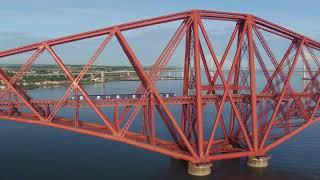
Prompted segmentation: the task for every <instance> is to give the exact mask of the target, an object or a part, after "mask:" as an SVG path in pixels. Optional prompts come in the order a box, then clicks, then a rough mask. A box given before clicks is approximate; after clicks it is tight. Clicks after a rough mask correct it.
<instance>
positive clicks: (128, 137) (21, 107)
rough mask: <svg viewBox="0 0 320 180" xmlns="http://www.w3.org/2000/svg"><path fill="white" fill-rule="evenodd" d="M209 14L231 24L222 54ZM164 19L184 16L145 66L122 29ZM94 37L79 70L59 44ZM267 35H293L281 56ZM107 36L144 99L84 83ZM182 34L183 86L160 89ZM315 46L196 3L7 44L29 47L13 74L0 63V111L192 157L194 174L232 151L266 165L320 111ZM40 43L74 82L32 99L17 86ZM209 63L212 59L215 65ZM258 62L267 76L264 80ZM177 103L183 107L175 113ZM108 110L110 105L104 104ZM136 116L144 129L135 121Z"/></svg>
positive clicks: (0, 54)
mask: <svg viewBox="0 0 320 180" xmlns="http://www.w3.org/2000/svg"><path fill="white" fill-rule="evenodd" d="M205 21H206V22H207V21H218V22H231V23H234V29H233V31H232V34H231V36H230V37H226V38H227V39H228V43H227V46H226V47H225V49H224V51H223V55H222V56H221V57H218V56H217V54H216V50H215V48H214V43H215V42H214V40H211V39H210V33H208V28H207V27H206V24H205V23H204V22H205ZM168 22H179V23H180V26H179V27H178V28H177V29H176V31H175V33H174V34H173V36H172V37H171V38H170V40H169V42H168V43H167V45H166V46H165V47H163V50H162V51H161V52H160V53H159V54H160V55H159V56H158V58H157V59H156V60H155V61H154V64H153V66H152V67H151V69H150V70H148V72H147V71H145V70H144V67H143V65H142V63H141V61H140V59H139V58H138V56H137V55H136V53H135V52H134V50H133V48H132V47H131V45H130V43H129V42H128V41H127V39H126V37H125V36H124V35H123V32H126V31H130V30H134V29H140V28H144V27H147V26H154V25H158V24H163V23H168ZM98 36H100V37H104V40H103V41H102V43H101V44H100V45H99V46H98V47H97V50H96V51H95V53H94V54H93V55H92V57H91V58H90V59H89V60H88V62H87V64H85V65H84V66H83V69H82V71H81V72H80V73H79V74H78V75H76V76H75V75H74V74H73V73H72V72H71V71H70V69H68V67H67V66H66V64H65V63H64V60H63V59H62V58H61V57H60V56H59V55H58V53H57V52H56V51H55V50H54V47H56V46H60V45H63V44H67V43H71V42H74V41H80V40H84V39H89V38H94V37H98ZM270 36H273V37H275V39H278V40H284V41H287V42H288V43H287V44H288V47H287V48H286V51H284V52H281V53H282V55H281V57H277V56H276V55H275V54H276V53H275V52H274V51H275V49H276V48H275V47H273V46H275V45H274V44H271V43H268V39H270ZM111 39H116V40H117V41H118V42H119V44H120V47H121V49H122V50H123V52H124V53H125V55H126V57H127V58H128V61H129V62H130V64H131V65H132V67H133V69H134V71H135V72H136V74H137V76H138V77H139V79H140V82H139V83H140V85H139V86H138V88H137V89H136V91H135V93H137V94H142V96H139V98H130V97H129V98H101V99H92V98H90V94H89V93H88V92H87V91H86V90H85V89H84V87H83V85H82V84H81V82H80V81H81V79H82V78H83V76H84V74H85V73H86V72H87V71H88V70H89V68H90V67H91V66H92V64H93V63H95V61H96V60H97V59H98V58H99V55H100V54H101V53H102V51H104V49H105V48H107V45H108V43H109V42H110V41H111ZM182 42H183V43H184V58H183V62H184V68H183V71H184V76H183V80H182V81H183V87H182V93H181V95H178V94H177V95H176V96H170V97H164V96H161V95H160V94H161V92H159V90H158V88H157V86H156V82H157V81H158V80H159V79H160V74H161V71H162V70H163V69H164V68H165V67H166V66H167V65H168V62H169V61H170V59H172V55H173V54H174V52H175V51H176V49H177V46H178V45H179V44H180V43H182ZM319 51H320V43H319V42H317V41H315V40H312V39H310V38H308V37H305V36H303V35H301V34H298V33H296V32H293V31H291V30H289V29H286V28H284V27H281V26H279V25H276V24H274V23H271V22H269V21H266V20H263V19H261V18H258V17H256V16H253V15H250V14H241V13H228V12H217V11H207V10H192V11H185V12H181V13H176V14H170V15H166V16H160V17H155V18H150V19H145V20H140V21H135V22H130V23H125V24H120V25H116V26H111V27H107V28H103V29H98V30H94V31H89V32H84V33H80V34H75V35H70V36H66V37H62V38H57V39H52V40H47V41H43V42H38V43H34V44H31V45H27V46H22V47H18V48H14V49H9V50H5V51H1V52H0V58H4V57H9V56H13V55H18V54H21V53H26V52H32V53H33V54H32V56H31V57H29V58H28V59H26V63H25V64H23V65H22V66H21V67H20V68H19V70H18V71H17V73H15V74H13V75H9V74H8V73H6V72H5V71H4V70H3V69H0V79H1V83H2V84H4V85H5V88H4V89H3V90H2V91H1V93H0V98H1V101H0V108H1V111H0V119H2V120H10V121H17V122H21V123H29V124H36V125H41V126H49V127H54V128H60V129H64V130H67V131H73V132H77V133H82V134H87V135H91V136H97V137H100V138H105V139H109V140H112V141H118V142H122V143H126V144H129V145H133V146H136V147H138V148H143V149H147V150H150V151H154V152H158V153H161V154H164V155H167V156H170V157H172V158H176V159H182V160H185V161H188V162H189V173H191V174H194V175H205V174H209V173H210V167H209V165H210V164H211V163H212V162H213V161H217V160H223V159H231V158H240V157H249V158H248V159H249V160H248V165H249V166H255V167H265V166H267V165H268V164H267V163H268V162H267V158H266V157H267V156H266V155H267V153H268V151H270V150H271V149H273V148H275V147H277V146H278V145H280V144H281V143H283V142H285V141H287V140H288V139H290V138H291V137H293V136H294V135H296V134H298V133H299V132H301V131H302V130H304V129H305V128H307V127H308V126H310V125H312V124H313V123H315V122H318V121H319V120H320V119H319V97H320V93H319V88H320V86H319V73H320V62H319V59H318V57H319ZM44 52H47V53H49V54H50V55H51V57H52V62H55V63H56V64H57V65H58V67H59V68H61V70H62V72H63V73H64V74H65V76H66V77H67V79H68V81H69V82H70V83H69V85H68V87H67V89H66V91H65V93H64V95H63V96H62V97H61V98H59V99H52V98H51V99H50V98H43V99H34V98H32V97H31V96H30V95H29V94H28V91H26V90H23V88H22V87H21V86H20V85H19V81H21V79H23V77H24V74H26V72H28V71H29V70H30V68H31V67H32V65H33V64H34V63H35V62H36V60H37V59H38V58H39V56H41V54H43V53H44ZM228 60H229V61H230V62H231V63H230V67H229V69H228V70H227V71H226V70H225V69H224V68H223V67H225V64H226V62H227V61H228ZM208 63H212V64H213V65H214V68H213V69H214V71H212V69H211V68H210V66H209V65H208ZM299 65H302V66H304V67H305V71H306V73H305V74H306V76H307V77H305V78H307V79H308V80H307V82H306V84H305V85H304V86H303V87H301V86H299V87H298V88H297V87H296V86H295V80H294V78H293V77H294V76H295V72H296V71H298V69H299V68H298V66H299ZM258 70H259V71H260V72H261V74H262V77H263V80H258V78H257V71H258ZM202 72H205V73H202ZM260 87H261V88H260ZM80 95H81V97H82V98H81V99H80V98H78V97H79V96H80ZM71 97H74V98H71ZM171 106H177V107H179V110H180V112H179V114H180V115H179V117H177V116H175V115H174V114H173V112H172V110H171V108H170V107H171ZM63 108H68V109H69V110H73V111H74V114H75V116H74V118H70V117H69V118H67V117H63V116H61V115H59V114H58V112H59V111H60V110H61V109H63ZM82 108H90V109H92V110H93V111H94V112H95V113H96V114H97V116H98V117H99V118H100V119H101V123H93V122H90V121H86V120H85V119H81V116H79V110H81V109H82ZM208 108H209V109H210V108H211V109H213V110H214V113H213V115H212V116H211V117H210V118H209V119H208V118H206V119H205V117H204V115H203V113H204V111H205V110H206V109H208ZM104 109H111V110H112V112H113V114H112V113H109V114H106V113H104ZM224 112H227V114H228V116H227V117H225V116H223V113H224ZM110 114H111V117H110ZM138 114H141V116H138ZM157 122H162V123H163V124H164V125H165V127H166V130H167V132H168V134H169V135H170V138H161V137H160V136H159V134H158V133H157V125H156V124H157ZM207 122H210V123H211V124H210V123H207ZM134 124H140V125H141V128H139V129H138V130H137V129H133V128H132V126H133V125H134ZM205 131H207V132H205ZM218 131H219V132H222V133H221V136H218V135H217V132H218Z"/></svg>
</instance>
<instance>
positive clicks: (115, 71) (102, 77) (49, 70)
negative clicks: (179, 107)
mask: <svg viewBox="0 0 320 180" xmlns="http://www.w3.org/2000/svg"><path fill="white" fill-rule="evenodd" d="M0 67H1V69H2V70H3V71H4V72H5V73H6V74H7V75H8V76H10V77H13V76H14V75H15V74H16V73H17V72H18V70H19V68H20V67H21V65H18V64H17V65H15V64H11V65H8V64H2V65H0ZM83 67H84V65H67V68H68V69H69V71H70V72H71V73H72V74H73V75H74V76H75V77H76V76H77V75H78V74H79V73H80V72H81V70H82V69H83ZM144 69H145V71H147V72H148V71H149V69H150V66H146V67H144ZM163 71H164V72H165V73H164V75H163V74H162V77H161V79H181V77H177V76H176V77H174V76H172V75H171V72H182V70H181V69H180V68H177V67H167V68H166V69H164V70H163ZM22 77H23V78H20V79H19V80H18V83H17V84H18V85H19V86H20V87H22V88H23V89H34V88H38V87H52V86H60V85H64V84H69V83H70V81H69V80H68V79H67V77H66V75H65V73H64V72H63V71H62V70H61V69H60V68H59V67H58V66H57V65H33V66H32V67H31V68H30V69H29V70H28V71H27V72H25V73H24V74H23V76H22ZM136 80H138V76H137V75H136V73H135V71H134V70H133V68H132V67H131V66H101V65H99V66H91V67H90V69H89V70H88V71H87V72H86V73H85V74H84V77H83V78H82V80H81V81H80V82H81V83H82V84H86V83H87V84H89V83H104V82H106V81H136ZM5 87H6V86H5V84H4V83H3V82H2V81H0V89H4V88H5Z"/></svg>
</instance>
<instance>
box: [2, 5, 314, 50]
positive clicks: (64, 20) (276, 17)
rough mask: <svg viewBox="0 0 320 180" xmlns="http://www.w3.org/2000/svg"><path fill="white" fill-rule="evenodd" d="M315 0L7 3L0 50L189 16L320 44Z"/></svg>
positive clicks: (3, 6)
mask: <svg viewBox="0 0 320 180" xmlns="http://www.w3.org/2000/svg"><path fill="white" fill-rule="evenodd" d="M319 7H320V1H319V0H305V1H301V0H116V1H111V0H90V1H86V0H74V1H71V0H70V1H66V0H41V1H38V0H25V1H22V0H10V1H3V2H1V6H0V17H1V23H0V50H5V49H8V48H13V47H16V46H19V45H25V44H28V43H31V42H35V41H39V40H46V39H50V38H54V37H60V36H64V35H69V34H73V33H78V32H82V31H87V30H93V29H96V28H102V27H105V26H109V25H114V24H119V23H124V22H129V21H132V20H138V19H143V18H148V17H153V16H159V15H165V14H169V13H174V12H179V11H184V10H190V9H208V10H218V11H237V12H243V13H251V14H255V15H256V16H259V17H262V18H264V19H267V20H269V21H272V22H275V23H277V24H280V25H282V26H284V27H287V28H289V29H292V30H294V31H297V32H299V33H302V34H304V35H307V36H309V37H312V38H314V39H316V40H318V41H319V39H320V21H319V19H320V13H319V10H318V8H319Z"/></svg>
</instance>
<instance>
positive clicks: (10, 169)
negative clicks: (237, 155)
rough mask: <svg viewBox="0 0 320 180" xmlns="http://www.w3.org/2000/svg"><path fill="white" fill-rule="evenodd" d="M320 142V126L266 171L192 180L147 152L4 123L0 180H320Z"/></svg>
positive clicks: (108, 88)
mask: <svg viewBox="0 0 320 180" xmlns="http://www.w3.org/2000/svg"><path fill="white" fill-rule="evenodd" d="M157 86H158V87H159V88H160V89H161V91H165V92H176V91H177V90H179V89H181V82H179V81H165V82H164V81H160V82H159V83H158V84H157ZM298 86H301V84H299V85H298ZM136 87H137V82H133V81H127V82H126V81H121V82H107V83H104V84H95V85H86V86H85V89H87V90H88V91H89V93H90V94H104V93H106V92H108V93H110V92H116V93H127V92H130V91H132V90H134V89H135V88H136ZM65 88H66V87H54V88H39V89H34V90H30V94H31V95H32V97H34V98H42V97H51V98H54V97H61V96H62V95H63V93H64V90H65ZM177 92H178V91H177ZM60 113H62V114H63V115H67V116H69V115H70V114H68V112H67V111H63V112H60ZM82 115H83V116H85V117H86V118H90V117H91V114H90V112H88V113H86V112H82ZM70 116H71V115H70ZM209 116H210V113H208V114H207V115H205V117H209ZM92 119H94V118H92ZM319 139H320V123H319V124H315V125H313V126H311V127H309V128H307V129H306V130H305V131H303V132H302V133H300V134H298V135H297V136H295V137H293V138H292V139H290V140H289V141H287V142H285V143H283V144H282V145H280V146H279V147H277V148H276V149H274V150H272V151H271V152H270V154H269V155H270V156H271V160H270V166H269V167H268V168H266V169H252V168H248V167H246V165H245V163H246V160H245V159H234V160H227V161H217V162H214V164H213V167H212V174H211V175H210V176H207V177H192V176H190V175H188V174H187V172H186V164H185V163H184V162H182V161H179V160H174V159H171V158H168V157H166V156H164V155H160V154H157V153H153V152H150V151H147V150H143V149H138V148H135V147H132V146H129V145H125V144H121V143H117V142H112V141H108V140H105V139H100V138H96V137H91V136H87V135H81V134H76V133H72V132H67V131H63V130H60V129H54V128H49V127H41V126H36V125H29V124H21V123H16V122H9V121H0V144H1V147H0V160H1V163H0V179H5V180H12V179H16V180H22V179H30V180H38V179H39V180H40V179H41V180H45V179H55V180H56V179H78V180H80V179H81V180H87V179H90V180H95V179H97V180H102V179H104V180H113V179H114V180H122V179H128V180H133V179H152V180H158V179H159V180H162V179H168V180H169V179H174V180H179V179H181V180H182V179H183V180H188V179H190V180H191V179H199V180H201V179H230V180H231V179H240V180H241V179H246V180H253V179H259V180H263V179H272V180H277V179H279V180H280V179H281V180H283V179H288V180H289V179H290V180H291V179H297V180H300V179H320V153H319V150H320V140H319Z"/></svg>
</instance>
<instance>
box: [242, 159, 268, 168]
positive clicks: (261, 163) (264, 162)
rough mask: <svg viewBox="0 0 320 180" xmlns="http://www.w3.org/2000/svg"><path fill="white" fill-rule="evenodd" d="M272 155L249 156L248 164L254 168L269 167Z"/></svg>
mask: <svg viewBox="0 0 320 180" xmlns="http://www.w3.org/2000/svg"><path fill="white" fill-rule="evenodd" d="M269 159H270V157H248V161H247V166H249V167H253V168H265V167H268V165H269V163H268V161H269Z"/></svg>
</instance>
